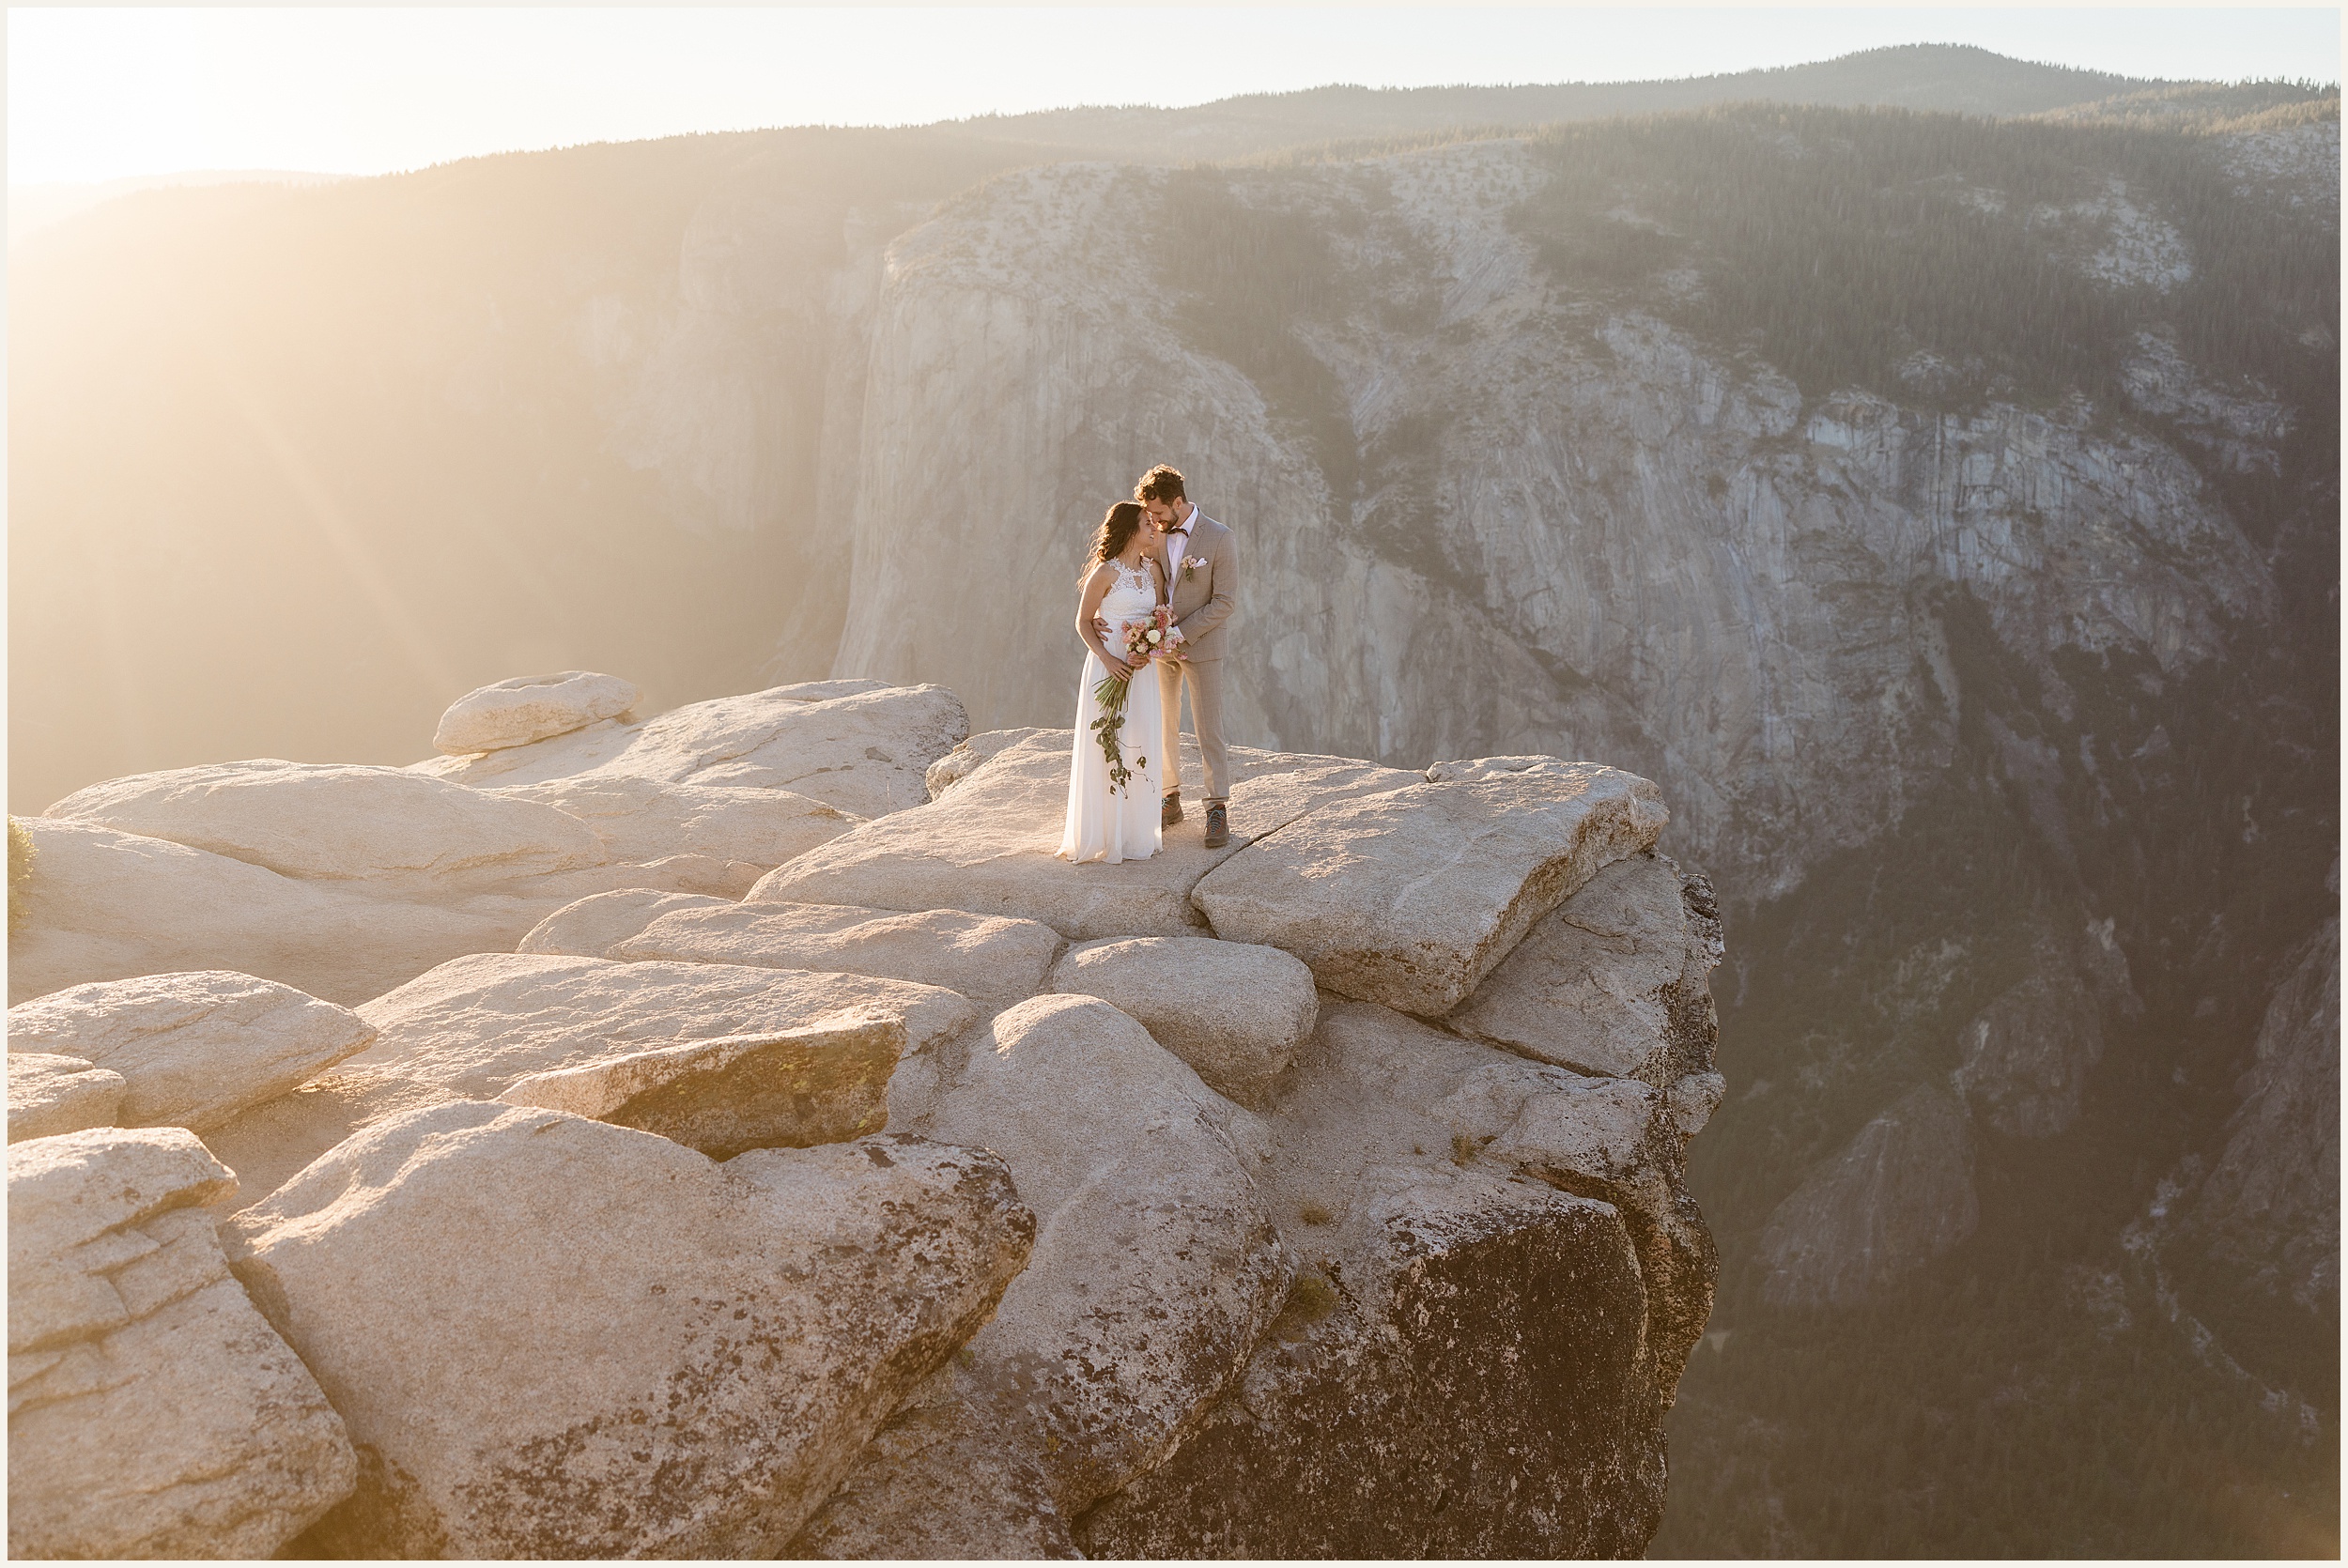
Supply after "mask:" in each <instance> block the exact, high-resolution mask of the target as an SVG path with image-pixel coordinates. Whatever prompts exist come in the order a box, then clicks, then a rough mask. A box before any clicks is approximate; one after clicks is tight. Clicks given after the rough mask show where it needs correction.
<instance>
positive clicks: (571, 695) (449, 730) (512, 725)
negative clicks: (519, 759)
mask: <svg viewBox="0 0 2348 1568" xmlns="http://www.w3.org/2000/svg"><path fill="white" fill-rule="evenodd" d="M643 696H644V694H643V693H642V692H641V691H640V690H639V689H637V686H636V684H635V683H634V682H631V681H623V680H621V679H620V678H619V677H618V676H617V675H598V674H596V673H595V672H594V671H593V670H587V669H566V670H564V671H563V672H562V673H561V674H559V675H517V676H516V677H514V679H512V680H510V681H498V682H494V683H492V684H489V685H486V686H482V687H479V688H477V689H475V690H472V691H469V692H467V693H466V694H465V695H464V696H462V697H460V698H458V699H456V701H454V702H452V703H450V704H449V705H448V711H447V712H446V713H444V714H442V715H440V729H439V730H437V731H436V732H435V733H434V734H433V736H432V745H433V747H434V749H436V750H439V751H443V752H446V753H447V754H448V755H450V756H452V757H463V756H468V755H471V753H474V752H480V751H497V750H501V749H502V748H505V747H508V746H528V745H530V744H531V743H532V742H533V741H543V740H550V739H552V738H553V737H554V736H556V735H567V734H569V733H570V732H571V731H572V730H583V729H585V728H586V727H587V726H588V725H590V724H593V723H595V721H596V720H597V719H604V718H616V717H618V716H620V715H623V714H625V713H626V712H627V711H628V710H629V709H630V708H633V707H635V706H636V704H637V703H638V702H640V701H641V700H642V699H643Z"/></svg>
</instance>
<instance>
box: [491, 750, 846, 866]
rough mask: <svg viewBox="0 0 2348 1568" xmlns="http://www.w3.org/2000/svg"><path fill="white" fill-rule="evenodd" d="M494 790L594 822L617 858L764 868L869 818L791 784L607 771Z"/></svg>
mask: <svg viewBox="0 0 2348 1568" xmlns="http://www.w3.org/2000/svg"><path fill="white" fill-rule="evenodd" d="M497 793H499V794H503V795H511V796H513V797H515V798H517V799H520V800H533V801H536V802H538V803H539V804H541V805H544V806H551V807H554V808H555V809H556V810H558V811H562V812H565V813H567V814H568V815H570V816H573V817H577V818H578V819H579V821H580V822H585V823H586V824H587V825H588V826H589V827H591V828H593V829H595V834H596V836H597V837H598V838H601V839H602V840H603V847H604V851H605V853H608V854H609V855H610V857H611V858H612V859H614V860H628V861H637V862H644V861H653V860H659V859H662V858H664V857H666V856H668V855H672V854H700V855H707V856H708V857H709V858H711V859H712V860H718V861H731V862H736V863H739V864H742V865H748V866H756V867H757V868H759V869H760V870H761V871H770V870H772V869H775V868H776V867H778V866H780V865H781V864H782V863H783V862H784V861H786V860H789V859H791V858H792V857H793V856H795V855H798V854H803V853H806V852H807V851H809V850H811V849H813V848H814V847H815V846H816V845H818V844H822V843H827V842H829V841H830V840H832V839H834V838H839V837H840V836H841V835H842V834H843V833H845V832H847V831H848V830H849V829H850V828H852V827H854V826H856V825H857V823H858V822H862V821H863V820H864V819H863V818H861V817H859V816H857V815H855V814H854V813H852V812H848V811H842V810H841V809H840V808H839V807H836V806H830V805H826V803H825V802H823V801H820V800H816V799H814V798H813V797H811V796H809V795H803V794H800V793H798V792H796V791H792V790H776V789H745V788H739V787H731V786H718V785H713V784H672V783H665V782H663V781H661V780H659V779H657V778H640V777H634V776H620V777H612V776H605V775H601V774H595V775H590V776H587V777H584V778H557V779H551V780H549V781H548V782H547V783H544V784H522V785H517V786H515V787H513V788H511V789H505V790H500V791H498V792H497Z"/></svg>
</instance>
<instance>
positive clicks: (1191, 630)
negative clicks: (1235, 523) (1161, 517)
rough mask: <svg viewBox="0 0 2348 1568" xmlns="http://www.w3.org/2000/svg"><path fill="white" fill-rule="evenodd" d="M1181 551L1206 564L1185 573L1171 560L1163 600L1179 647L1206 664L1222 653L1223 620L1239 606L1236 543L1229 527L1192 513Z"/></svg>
mask: <svg viewBox="0 0 2348 1568" xmlns="http://www.w3.org/2000/svg"><path fill="white" fill-rule="evenodd" d="M1182 554H1183V555H1184V556H1185V557H1197V558H1198V559H1199V560H1202V561H1205V562H1206V564H1205V565H1203V566H1199V567H1196V568H1193V569H1192V570H1191V571H1189V572H1187V573H1185V572H1184V571H1183V570H1182V563H1181V562H1180V561H1177V562H1174V563H1173V565H1172V567H1171V576H1170V579H1169V580H1168V582H1167V584H1166V590H1167V600H1168V603H1169V604H1170V605H1171V606H1172V607H1173V610H1174V624H1176V625H1177V626H1180V627H1181V628H1182V643H1183V646H1185V647H1187V648H1188V649H1189V650H1190V656H1191V658H1192V659H1194V660H1196V661H1197V662H1199V663H1206V662H1208V661H1210V660H1213V659H1219V658H1221V657H1222V656H1223V623H1225V622H1226V621H1228V620H1229V619H1230V618H1231V613H1232V611H1234V610H1236V609H1238V608H1239V546H1238V544H1237V543H1236V542H1235V541H1234V540H1233V539H1232V538H1231V530H1229V529H1228V528H1225V527H1224V526H1223V525H1222V524H1221V523H1218V522H1216V521H1215V520H1214V519H1213V517H1210V516H1208V515H1206V514H1205V513H1203V512H1196V511H1194V512H1193V513H1192V514H1191V518H1190V544H1189V546H1188V547H1187V548H1185V549H1184V550H1183V551H1182Z"/></svg>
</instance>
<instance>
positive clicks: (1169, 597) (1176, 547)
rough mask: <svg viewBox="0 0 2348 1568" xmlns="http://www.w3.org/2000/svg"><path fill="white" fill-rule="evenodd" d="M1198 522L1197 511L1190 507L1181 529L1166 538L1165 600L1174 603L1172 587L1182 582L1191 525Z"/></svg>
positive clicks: (1187, 555) (1188, 552)
mask: <svg viewBox="0 0 2348 1568" xmlns="http://www.w3.org/2000/svg"><path fill="white" fill-rule="evenodd" d="M1197 521H1198V509H1197V507H1195V506H1194V507H1192V508H1191V509H1190V515H1188V516H1186V517H1184V518H1183V519H1182V527H1180V528H1178V529H1175V530H1172V531H1171V532H1169V533H1167V534H1166V603H1168V604H1172V603H1173V602H1174V585H1175V584H1176V583H1178V582H1180V581H1182V562H1183V561H1187V560H1189V559H1190V530H1191V525H1193V524H1194V523H1196V522H1197Z"/></svg>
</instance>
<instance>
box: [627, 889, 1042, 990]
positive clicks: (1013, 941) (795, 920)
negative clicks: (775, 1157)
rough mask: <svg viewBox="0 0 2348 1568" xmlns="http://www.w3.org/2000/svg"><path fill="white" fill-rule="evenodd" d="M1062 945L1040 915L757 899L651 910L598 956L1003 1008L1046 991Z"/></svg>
mask: <svg viewBox="0 0 2348 1568" xmlns="http://www.w3.org/2000/svg"><path fill="white" fill-rule="evenodd" d="M1063 945H1064V944H1063V943H1062V942H1061V940H1060V934H1059V932H1058V931H1056V930H1053V929H1052V928H1051V927H1049V926H1046V925H1044V924H1043V923H1042V922H1040V921H1035V920H1012V919H1006V918H1004V917H1003V916H1001V915H970V914H966V913H965V912H964V911H961V910H957V909H933V910H923V911H921V912H920V913H919V914H913V915H905V914H900V913H898V912H896V911H893V910H877V909H845V908H842V907H841V906H840V905H838V904H785V903H767V902H761V903H741V904H728V905H725V906H724V907H722V908H716V909H712V908H705V907H704V908H694V909H680V910H672V911H668V912H665V913H662V914H659V915H656V916H655V917H654V918H653V919H652V921H651V922H650V923H649V924H647V925H646V926H645V927H644V929H643V930H641V931H639V932H637V933H636V934H635V935H633V936H629V937H625V938H623V939H622V940H620V941H618V942H615V943H613V944H612V945H610V947H608V948H606V949H605V950H604V956H605V957H607V958H613V959H619V960H622V961H627V962H643V961H657V960H670V961H679V962H687V963H736V964H749V965H753V966H755V967H758V968H762V969H815V970H830V971H835V972H837V973H840V974H843V975H873V976H883V977H886V978H888V979H897V980H916V981H919V982H920V983H921V984H923V985H933V986H944V987H945V988H946V989H947V990H949V991H958V992H962V993H963V994H964V995H965V996H975V997H980V998H981V999H985V1000H989V1001H993V1002H996V1003H997V1004H998V1005H999V1004H1007V1003H1011V1002H1016V1001H1019V1000H1021V999H1022V998H1025V997H1028V996H1032V995H1034V994H1035V993H1036V992H1039V991H1041V990H1043V980H1044V976H1045V974H1046V973H1047V972H1048V971H1049V970H1050V968H1051V966H1052V960H1053V959H1054V958H1055V957H1057V956H1058V953H1059V950H1060V948H1061V947H1062V946H1063Z"/></svg>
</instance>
